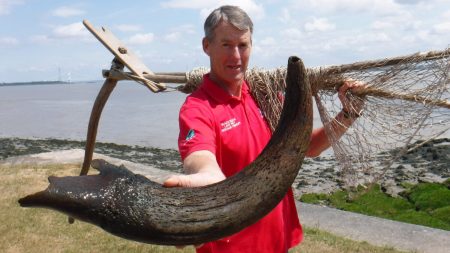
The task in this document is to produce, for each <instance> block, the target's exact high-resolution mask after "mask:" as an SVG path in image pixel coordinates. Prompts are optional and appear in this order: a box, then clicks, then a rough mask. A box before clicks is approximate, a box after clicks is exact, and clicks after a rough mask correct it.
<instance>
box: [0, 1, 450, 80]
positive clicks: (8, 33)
mask: <svg viewBox="0 0 450 253" xmlns="http://www.w3.org/2000/svg"><path fill="white" fill-rule="evenodd" d="M225 4H230V5H238V6H240V7H241V8H242V9H244V10H245V11H246V12H247V13H248V14H249V16H250V17H251V18H252V20H253V22H254V34H253V51H252V56H251V60H250V67H259V68H266V69H270V68H276V67H280V66H285V65H286V63H287V59H288V57H289V56H291V55H297V56H299V57H301V58H302V59H303V61H304V62H305V64H306V66H307V67H314V66H324V65H338V64H345V63H353V62H356V61H364V60H373V59H380V58H386V57H394V56H400V55H407V54H411V53H416V52H419V51H429V50H444V49H446V48H447V47H448V46H449V44H450V0H283V1H282V0H262V1H256V0H238V1H222V0H218V1H210V0H189V1H186V0H169V1H139V0H138V1H127V2H126V3H125V2H124V1H111V0H110V1H103V0H100V1H73V0H72V1H64V0H63V1H50V0H39V1H38V0H0V52H1V54H0V55H1V56H0V59H1V60H0V82H26V81H38V80H58V79H61V80H67V79H69V78H70V79H71V80H72V81H87V80H101V79H102V76H101V70H102V69H109V67H110V62H111V60H112V59H113V55H112V54H111V53H109V51H108V50H107V49H106V48H104V47H103V45H102V44H100V42H98V41H97V40H96V39H95V38H94V37H93V36H92V35H91V34H90V33H89V32H88V31H87V30H86V29H85V28H84V26H83V25H82V21H83V20H84V19H86V20H89V21H90V22H91V23H92V24H93V25H94V26H96V27H97V28H100V27H102V26H104V27H107V28H108V29H110V30H111V31H112V32H113V33H114V34H115V35H116V37H118V38H119V39H120V40H121V41H123V42H124V43H125V45H126V46H127V48H128V49H129V50H132V51H133V52H134V53H136V54H137V55H138V56H139V57H140V58H141V60H142V61H143V62H144V63H145V64H146V66H147V67H149V69H151V70H152V71H155V72H172V71H173V72H184V71H190V70H192V69H193V68H196V67H204V66H206V67H207V66H208V65H209V60H208V58H207V56H206V55H205V54H204V52H203V51H202V48H201V40H202V38H203V35H204V32H203V23H204V20H205V18H206V16H207V15H208V14H209V13H210V12H211V11H212V10H213V9H215V8H217V7H219V6H220V5H225Z"/></svg>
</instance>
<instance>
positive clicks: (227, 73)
mask: <svg viewBox="0 0 450 253" xmlns="http://www.w3.org/2000/svg"><path fill="white" fill-rule="evenodd" d="M251 48H252V40H251V33H250V31H241V30H239V29H237V28H236V27H234V26H233V25H231V24H229V23H227V22H223V21H222V22H220V23H219V25H218V26H217V27H216V28H215V30H214V38H213V39H212V41H208V40H207V39H204V40H203V50H204V51H205V53H206V54H207V55H208V56H209V58H210V64H211V74H210V77H211V78H212V79H213V80H214V81H217V82H219V83H221V84H223V85H226V86H229V85H233V84H240V83H241V82H242V80H243V79H244V75H245V71H246V70H247V66H248V61H249V57H250V52H251Z"/></svg>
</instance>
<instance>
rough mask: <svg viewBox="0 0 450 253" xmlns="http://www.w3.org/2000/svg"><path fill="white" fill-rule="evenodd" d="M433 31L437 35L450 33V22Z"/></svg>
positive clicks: (439, 25) (434, 27)
mask: <svg viewBox="0 0 450 253" xmlns="http://www.w3.org/2000/svg"><path fill="white" fill-rule="evenodd" d="M433 31H434V32H435V33H437V34H448V33H450V22H444V23H440V24H436V25H434V26H433Z"/></svg>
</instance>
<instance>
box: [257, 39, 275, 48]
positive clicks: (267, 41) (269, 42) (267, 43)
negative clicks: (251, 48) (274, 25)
mask: <svg viewBox="0 0 450 253" xmlns="http://www.w3.org/2000/svg"><path fill="white" fill-rule="evenodd" d="M260 44H261V45H262V46H274V45H276V44H277V41H276V40H275V39H274V38H273V37H266V38H264V39H262V40H261V42H260Z"/></svg>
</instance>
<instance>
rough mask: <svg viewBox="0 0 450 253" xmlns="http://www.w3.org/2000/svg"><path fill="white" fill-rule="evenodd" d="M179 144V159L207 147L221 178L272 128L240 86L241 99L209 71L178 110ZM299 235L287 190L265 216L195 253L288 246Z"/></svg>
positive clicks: (257, 148) (250, 156) (244, 161)
mask: <svg viewBox="0 0 450 253" xmlns="http://www.w3.org/2000/svg"><path fill="white" fill-rule="evenodd" d="M179 123H180V135H179V138H178V147H179V150H180V154H181V158H182V159H183V160H184V159H185V158H186V156H188V155H189V154H190V153H192V152H194V151H199V150H209V151H211V152H212V153H214V154H215V155H216V159H217V162H218V164H219V166H220V168H221V169H222V171H223V173H224V174H225V176H226V177H229V176H232V175H234V174H235V173H237V172H239V171H240V170H242V169H243V168H245V166H247V165H248V164H250V163H251V162H252V161H254V160H255V159H256V157H257V156H258V155H259V154H260V153H261V151H262V150H263V149H264V147H265V146H266V144H267V143H268V141H269V139H270V137H271V135H272V133H271V131H270V128H269V126H268V125H267V122H266V121H265V119H264V116H263V113H262V112H261V110H260V109H259V108H258V106H257V104H256V102H255V100H254V99H253V97H252V96H251V94H250V93H249V90H248V86H247V83H246V82H244V84H243V85H242V94H241V98H237V97H233V96H231V95H229V94H228V93H227V92H226V91H225V90H223V89H222V88H220V87H219V86H218V85H216V84H215V83H214V82H213V81H211V79H210V78H209V75H208V74H207V75H205V76H204V77H203V83H202V85H201V86H200V87H199V88H198V89H197V91H195V92H194V93H192V94H191V95H190V96H188V97H187V99H186V101H185V103H184V104H183V106H182V107H181V110H180V119H179ZM302 239H303V233H302V228H301V226H300V223H299V220H298V216H297V210H296V208H295V202H294V198H293V193H292V190H289V192H288V193H287V194H286V196H285V197H284V198H283V200H282V201H281V202H280V203H279V204H278V205H277V206H276V207H275V208H274V209H273V210H272V211H271V212H270V213H269V214H268V215H266V216H265V217H263V218H262V219H261V220H259V221H258V222H257V223H255V224H253V225H251V226H249V227H247V228H245V229H243V230H242V231H240V232H238V233H236V234H234V235H232V236H229V237H226V238H223V239H221V240H218V241H215V242H211V243H206V244H205V245H204V246H203V247H202V248H200V249H198V250H197V252H201V253H206V252H233V253H235V252H261V253H264V252H267V253H278V252H283V253H285V252H287V250H288V249H289V248H291V247H293V246H295V245H297V244H298V243H300V242H301V240H302Z"/></svg>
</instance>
